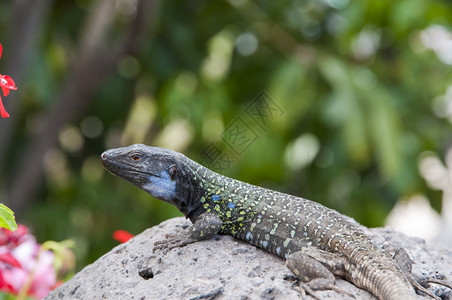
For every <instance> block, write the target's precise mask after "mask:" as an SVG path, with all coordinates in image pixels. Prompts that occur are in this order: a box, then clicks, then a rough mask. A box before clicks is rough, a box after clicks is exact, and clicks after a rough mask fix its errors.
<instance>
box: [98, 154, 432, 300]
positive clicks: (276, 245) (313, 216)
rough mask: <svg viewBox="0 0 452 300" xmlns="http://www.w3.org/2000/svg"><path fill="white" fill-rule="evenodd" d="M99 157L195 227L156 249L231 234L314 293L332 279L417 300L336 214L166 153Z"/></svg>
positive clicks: (401, 276) (402, 277) (395, 268)
mask: <svg viewBox="0 0 452 300" xmlns="http://www.w3.org/2000/svg"><path fill="white" fill-rule="evenodd" d="M101 160H102V163H103V165H104V167H105V168H106V169H107V170H109V171H110V172H111V173H112V174H114V175H116V176H119V177H120V178H122V179H125V180H127V181H129V182H131V183H132V184H134V185H136V186H137V187H139V188H141V189H143V190H145V191H146V192H148V193H149V194H151V195H152V196H154V197H156V198H159V199H161V200H163V201H166V202H169V203H171V204H173V205H175V206H176V207H177V208H178V209H179V210H180V211H181V212H182V213H183V214H184V215H185V216H186V217H187V218H189V219H190V220H191V222H192V223H193V225H192V226H191V227H190V228H189V229H188V232H183V233H182V234H179V235H174V236H171V237H169V238H168V240H165V241H163V242H161V243H159V244H158V245H156V248H155V249H171V248H174V247H179V246H183V245H186V244H188V243H192V242H196V241H199V240H204V239H209V238H211V237H212V236H213V235H214V234H216V233H220V234H226V235H231V236H234V237H236V238H238V239H241V240H243V241H246V242H247V243H250V244H252V245H255V246H257V247H260V248H263V249H266V250H268V251H269V252H271V253H273V254H275V255H277V256H279V257H281V258H284V259H286V260H287V265H288V267H289V269H291V270H292V271H293V272H294V273H295V274H296V275H297V277H298V278H299V279H300V284H302V287H303V289H305V290H306V292H308V293H310V294H311V295H312V290H313V289H325V288H335V287H334V276H332V274H334V275H336V276H339V277H343V278H346V279H347V280H349V281H351V282H352V283H354V284H355V285H356V286H358V287H361V288H363V289H365V290H367V291H369V292H371V293H372V294H373V295H375V296H376V297H378V298H379V299H384V300H391V299H416V295H415V291H414V289H413V286H412V282H411V280H409V278H408V276H407V272H404V270H402V268H401V267H399V265H398V264H397V263H396V262H395V261H394V260H393V258H392V257H391V256H390V255H389V254H388V253H387V252H385V251H384V250H383V249H382V248H381V247H379V245H377V244H376V243H375V242H374V241H373V240H371V239H370V238H369V237H368V236H367V235H366V234H365V233H364V231H363V230H362V229H361V228H359V227H358V226H357V225H356V224H354V223H353V222H352V221H350V220H349V219H348V218H347V217H345V216H343V215H341V214H340V213H338V212H336V211H335V210H332V209H329V208H326V207H325V206H323V205H321V204H318V203H316V202H313V201H310V200H307V199H303V198H299V197H295V196H292V195H287V194H284V193H280V192H276V191H272V190H269V189H265V188H262V187H258V186H254V185H251V184H248V183H244V182H241V181H238V180H234V179H231V178H228V177H225V176H222V175H220V174H217V173H215V172H213V171H211V170H209V169H207V168H205V167H203V166H201V165H200V164H198V163H196V162H194V161H192V160H190V159H189V158H187V157H186V156H184V155H182V154H180V153H178V152H174V151H171V150H167V149H163V148H158V147H150V146H145V145H132V146H129V147H124V148H118V149H112V150H108V151H105V152H104V153H103V154H102V155H101ZM312 269H315V270H314V271H312ZM311 271H312V272H311ZM408 271H409V270H408ZM314 273H316V274H314ZM317 273H318V274H317ZM303 282H304V283H306V284H303ZM417 288H418V287H417ZM424 292H425V291H424ZM314 297H315V296H314ZM432 297H433V296H432Z"/></svg>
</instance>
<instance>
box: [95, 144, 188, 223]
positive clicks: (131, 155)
mask: <svg viewBox="0 0 452 300" xmlns="http://www.w3.org/2000/svg"><path fill="white" fill-rule="evenodd" d="M187 160H188V158H186V157H185V156H184V155H182V154H180V153H178V152H175V151H172V150H168V149H164V148H159V147H151V146H146V145H141V144H136V145H131V146H128V147H123V148H116V149H111V150H107V151H105V152H104V153H102V155H101V162H102V164H103V166H104V168H105V169H107V170H108V171H109V172H110V173H112V174H113V175H115V176H118V177H120V178H122V179H124V180H126V181H128V182H130V183H132V184H134V185H136V186H137V187H139V188H140V189H142V190H144V191H146V192H147V193H149V194H150V195H151V196H153V197H155V198H158V199H160V200H163V201H165V202H168V203H171V204H173V205H175V206H176V207H177V208H178V209H179V210H180V211H181V212H182V213H184V214H185V215H186V216H187V215H188V214H189V213H190V211H191V210H192V209H194V208H193V207H192V205H191V201H192V199H191V198H192V197H191V195H190V191H187V188H186V187H187V186H190V184H188V183H187V182H186V181H187V176H183V174H185V172H184V170H183V169H184V167H185V166H186V164H185V163H184V162H186V161H187Z"/></svg>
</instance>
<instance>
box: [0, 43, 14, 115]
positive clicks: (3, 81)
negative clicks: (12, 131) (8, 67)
mask: <svg viewBox="0 0 452 300" xmlns="http://www.w3.org/2000/svg"><path fill="white" fill-rule="evenodd" d="M1 57H2V44H0V58H1ZM0 87H1V88H2V91H3V95H4V96H5V97H6V96H8V94H9V90H17V87H16V84H15V83H14V80H13V79H12V78H11V77H9V76H8V75H2V74H0ZM0 115H1V116H2V118H8V117H9V114H8V113H7V112H6V110H5V107H4V106H3V102H2V98H1V97H0Z"/></svg>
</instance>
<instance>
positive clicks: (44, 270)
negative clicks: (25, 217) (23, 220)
mask: <svg viewBox="0 0 452 300" xmlns="http://www.w3.org/2000/svg"><path fill="white" fill-rule="evenodd" d="M54 258H55V257H54V254H53V252H51V251H42V250H41V245H40V244H38V243H37V242H36V240H35V238H34V237H33V236H32V235H31V234H29V233H28V229H27V228H26V227H25V226H24V225H19V226H18V229H17V230H16V231H14V232H12V231H10V230H8V229H1V230H0V290H2V291H5V292H9V293H12V294H16V295H17V294H18V293H19V292H20V290H21V289H22V288H23V287H24V286H25V285H26V283H27V281H28V280H29V279H30V276H32V281H31V286H30V289H29V290H28V295H29V296H32V297H35V298H39V299H41V298H44V297H45V296H46V295H47V294H48V293H49V292H50V291H51V290H52V289H53V288H54V287H55V286H56V284H57V279H56V273H55V269H54V267H53V261H54Z"/></svg>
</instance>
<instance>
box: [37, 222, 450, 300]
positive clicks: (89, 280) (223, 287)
mask: <svg viewBox="0 0 452 300" xmlns="http://www.w3.org/2000/svg"><path fill="white" fill-rule="evenodd" d="M189 224H190V223H189V221H187V220H185V219H183V218H174V219H171V220H168V221H165V222H163V223H161V224H160V225H158V226H155V227H153V228H150V229H147V230H145V231H144V232H143V233H141V234H139V235H137V236H136V237H134V238H133V239H131V240H130V241H129V242H127V243H125V244H121V245H119V246H117V247H115V248H114V249H113V250H111V251H110V252H109V253H107V254H105V255H104V256H102V257H101V258H99V259H98V260H97V261H96V262H94V263H93V264H91V265H89V266H87V267H85V268H84V269H83V270H81V271H80V272H79V273H77V274H76V275H75V276H74V277H73V278H72V279H71V280H69V281H68V282H66V283H65V284H63V285H62V286H60V287H58V288H57V289H56V290H54V291H53V292H51V293H50V294H49V295H48V296H47V297H46V298H45V299H140V300H144V299H192V300H197V299H243V300H247V299H297V300H298V299H300V294H299V293H298V291H297V290H296V288H295V287H294V286H295V283H296V281H295V279H294V277H293V275H292V273H291V272H290V271H289V270H288V269H287V267H286V266H285V262H284V261H283V260H282V259H280V258H277V257H275V256H274V255H271V254H270V253H267V252H265V251H263V250H260V249H258V248H256V247H254V246H251V245H248V244H246V243H244V242H241V241H238V240H235V239H234V238H232V237H230V236H216V237H215V238H214V239H212V240H208V241H202V242H197V243H194V244H190V245H188V246H185V247H182V248H178V249H173V250H171V251H170V252H168V253H167V254H166V255H162V253H161V252H159V251H157V252H156V253H152V248H153V245H154V242H155V241H158V240H162V239H164V235H165V234H167V233H175V232H178V231H180V230H182V228H186V227H187V226H188V225H189ZM369 234H370V235H372V237H373V238H374V239H375V240H376V241H377V242H383V241H385V240H387V241H389V242H391V243H393V244H394V245H395V246H403V247H404V248H405V249H406V250H407V251H408V253H409V255H410V257H411V258H412V259H413V261H414V265H413V273H414V274H416V275H419V276H421V275H424V276H425V275H429V276H435V275H444V276H446V278H447V279H448V281H449V282H450V281H452V250H451V249H447V248H446V247H445V246H441V245H430V244H426V243H425V242H424V241H423V240H422V239H419V238H413V237H407V236H405V235H403V234H401V233H398V232H395V231H393V230H391V229H387V228H376V229H371V230H369ZM336 285H337V286H338V287H340V288H341V289H344V290H346V291H348V292H350V293H352V294H353V295H355V298H356V299H364V300H366V299H375V298H374V297H373V296H371V295H370V294H369V293H368V292H366V291H364V290H362V289H359V288H357V287H355V286H354V285H353V284H351V283H349V282H347V281H344V280H341V279H338V280H337V282H336ZM432 289H433V290H436V291H437V292H438V293H439V295H442V297H443V299H452V292H451V291H450V290H448V289H446V288H443V287H439V286H436V285H433V286H432ZM316 295H317V296H318V297H319V298H320V299H352V298H350V297H349V296H346V295H342V294H339V293H337V292H334V291H317V292H316ZM418 298H419V299H424V297H422V296H418ZM307 299H313V298H312V297H309V296H308V297H307Z"/></svg>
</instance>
